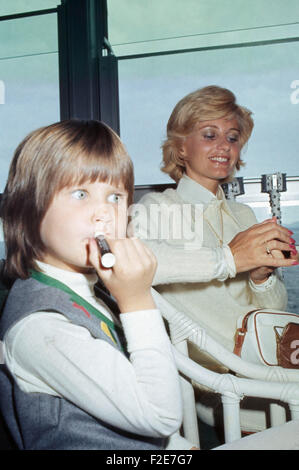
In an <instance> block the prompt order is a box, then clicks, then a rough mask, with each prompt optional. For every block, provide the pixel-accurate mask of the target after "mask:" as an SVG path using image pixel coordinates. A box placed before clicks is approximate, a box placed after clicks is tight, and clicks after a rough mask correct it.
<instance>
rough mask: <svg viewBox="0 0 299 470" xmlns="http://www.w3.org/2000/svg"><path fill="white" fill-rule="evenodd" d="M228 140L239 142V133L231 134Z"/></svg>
mask: <svg viewBox="0 0 299 470" xmlns="http://www.w3.org/2000/svg"><path fill="white" fill-rule="evenodd" d="M227 140H228V141H229V142H239V136H238V135H230V136H228V138H227Z"/></svg>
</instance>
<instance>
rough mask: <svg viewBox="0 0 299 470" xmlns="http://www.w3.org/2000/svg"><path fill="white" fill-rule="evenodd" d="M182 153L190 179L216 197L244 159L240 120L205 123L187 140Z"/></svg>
mask: <svg viewBox="0 0 299 470" xmlns="http://www.w3.org/2000/svg"><path fill="white" fill-rule="evenodd" d="M180 150H181V155H182V156H183V158H184V161H185V167H186V174H187V176H189V177H190V178H192V179H194V180H195V181H197V182H198V183H200V184H201V185H202V186H204V187H205V188H207V189H208V190H210V191H212V192H213V193H214V194H216V191H217V188H218V183H219V181H220V180H223V179H225V178H227V177H228V176H229V175H231V174H232V172H233V171H234V169H235V166H236V163H237V161H238V159H239V156H240V150H241V144H240V128H239V125H238V121H237V120H236V119H231V120H226V119H215V120H212V121H204V122H202V123H200V124H199V126H198V128H197V129H196V131H194V132H192V134H190V135H189V136H187V137H186V139H185V141H184V142H183V144H182V146H181V149H180Z"/></svg>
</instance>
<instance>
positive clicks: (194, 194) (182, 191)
mask: <svg viewBox="0 0 299 470" xmlns="http://www.w3.org/2000/svg"><path fill="white" fill-rule="evenodd" d="M177 193H178V195H179V196H180V197H181V198H182V199H183V200H184V201H185V202H190V203H191V204H203V205H204V207H207V206H208V205H209V204H211V203H215V204H217V202H218V201H219V203H221V202H224V201H226V199H225V195H224V192H223V189H222V188H221V186H220V185H219V186H218V190H217V194H216V195H215V194H213V193H212V192H211V191H209V190H208V189H206V188H205V187H204V186H202V185H201V184H199V183H197V182H196V181H194V180H193V179H192V178H189V176H187V175H183V176H182V178H181V179H180V181H179V183H178V186H177Z"/></svg>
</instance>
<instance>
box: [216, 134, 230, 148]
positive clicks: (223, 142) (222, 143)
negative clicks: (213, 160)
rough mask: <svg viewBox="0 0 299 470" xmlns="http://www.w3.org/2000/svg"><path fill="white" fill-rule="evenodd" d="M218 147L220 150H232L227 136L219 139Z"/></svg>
mask: <svg viewBox="0 0 299 470" xmlns="http://www.w3.org/2000/svg"><path fill="white" fill-rule="evenodd" d="M217 147H218V148H219V149H223V150H229V149H230V143H229V142H228V140H227V138H226V137H225V136H223V137H219V139H218V142H217Z"/></svg>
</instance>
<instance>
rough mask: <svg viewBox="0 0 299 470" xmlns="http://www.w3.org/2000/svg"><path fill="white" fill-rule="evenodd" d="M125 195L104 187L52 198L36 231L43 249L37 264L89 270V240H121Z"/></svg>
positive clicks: (82, 187) (96, 185) (74, 188)
mask: <svg viewBox="0 0 299 470" xmlns="http://www.w3.org/2000/svg"><path fill="white" fill-rule="evenodd" d="M127 203H128V193H127V191H126V190H125V189H124V188H123V187H122V186H121V187H115V186H113V185H111V184H108V183H101V182H96V183H84V184H82V185H80V186H79V185H78V186H71V187H65V188H64V189H62V190H61V191H59V192H58V193H56V195H55V196H54V198H53V201H52V203H51V204H50V206H49V208H48V210H47V212H46V214H45V216H44V218H43V220H42V223H41V228H40V236H41V240H42V242H43V244H44V246H45V252H44V256H43V258H42V259H41V261H43V262H45V263H48V264H51V265H52V266H56V267H58V268H61V269H65V270H68V271H74V272H86V270H88V269H90V263H89V249H88V245H89V239H90V238H93V237H94V235H95V233H96V232H101V233H103V234H104V235H105V236H106V238H107V239H109V238H125V237H126V230H127Z"/></svg>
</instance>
